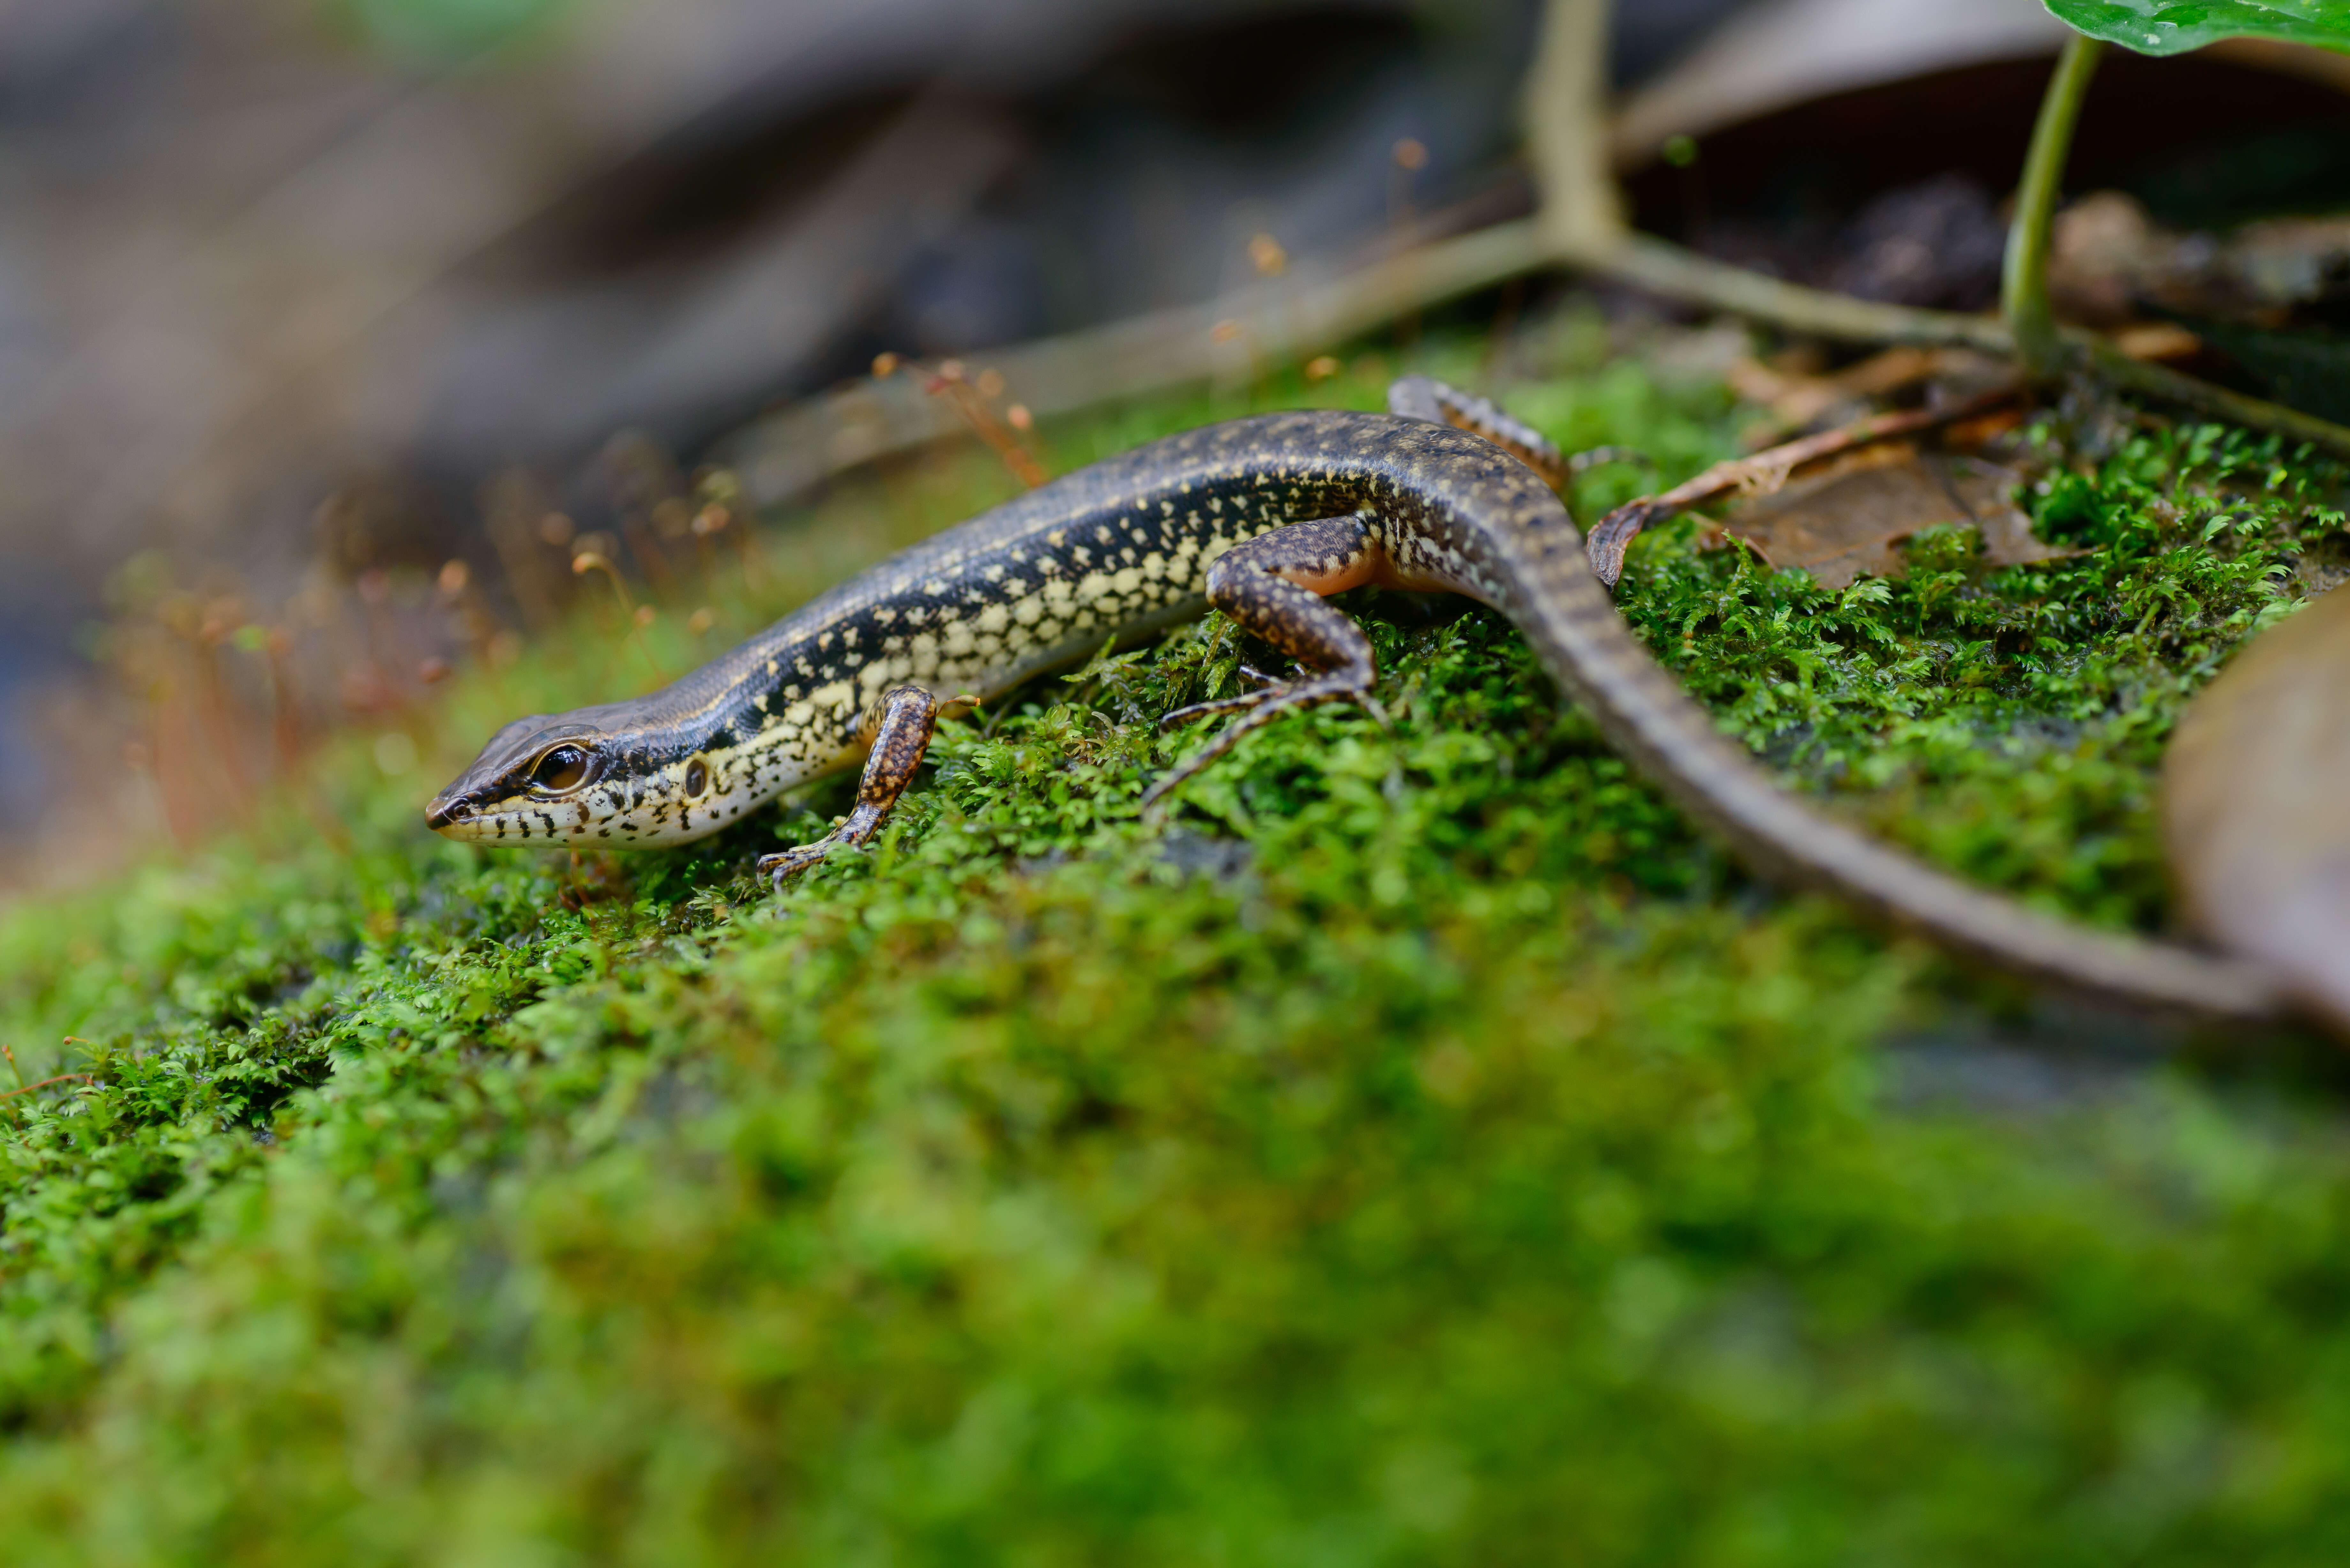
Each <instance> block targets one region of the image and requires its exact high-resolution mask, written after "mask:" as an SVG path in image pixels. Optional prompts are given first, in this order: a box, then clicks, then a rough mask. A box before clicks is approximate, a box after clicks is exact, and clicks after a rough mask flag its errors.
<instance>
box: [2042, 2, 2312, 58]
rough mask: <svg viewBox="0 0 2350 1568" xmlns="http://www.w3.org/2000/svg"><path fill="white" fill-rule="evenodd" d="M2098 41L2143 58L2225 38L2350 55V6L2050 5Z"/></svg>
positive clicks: (2135, 3)
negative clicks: (2310, 46)
mask: <svg viewBox="0 0 2350 1568" xmlns="http://www.w3.org/2000/svg"><path fill="white" fill-rule="evenodd" d="M2045 3H2046V5H2047V6H2048V9H2049V10H2050V11H2052V12H2054V13H2055V15H2056V16H2057V18H2058V19H2059V20H2061V21H2064V22H2066V23H2069V24H2070V25H2072V26H2074V27H2077V28H2078V29H2080V30H2081V31H2082V32H2084V33H2086V34H2088V35H2089V36H2091V37H2093V38H2102V39H2104V40H2105V41H2106V43H2108V44H2119V45H2120V46H2121V47H2123V48H2125V49H2135V50H2137V52H2138V53H2139V54H2141V55H2178V54H2184V53H2185V52H2186V51H2188V50H2189V49H2199V48H2201V47H2203V46H2204V45H2206V44H2216V43H2218V42H2219V41H2220V39H2222V38H2275V39H2278V40H2279V41H2281V42H2283V43H2288V44H2314V45H2315V46H2317V47H2319V48H2322V49H2344V50H2350V0H2045Z"/></svg>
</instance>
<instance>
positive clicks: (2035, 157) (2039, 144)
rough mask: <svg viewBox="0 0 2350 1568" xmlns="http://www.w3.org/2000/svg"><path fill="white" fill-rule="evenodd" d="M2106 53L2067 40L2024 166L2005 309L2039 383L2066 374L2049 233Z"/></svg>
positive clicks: (2089, 41)
mask: <svg viewBox="0 0 2350 1568" xmlns="http://www.w3.org/2000/svg"><path fill="white" fill-rule="evenodd" d="M2104 50H2105V45H2103V44H2101V43H2099V42H2098V41H2097V40H2096V39H2095V38H2090V37H2085V36H2082V35H2081V34H2079V33H2075V34H2074V35H2073V36H2071V37H2070V38H2068V39H2066V40H2065V43H2064V54H2062V55H2061V56H2059V57H2057V60H2056V74H2055V75H2054V76H2053V77H2051V78H2048V94H2047V96H2046V97H2045V98H2043V99H2041V100H2040V119H2039V122H2038V123H2037V124H2035V125H2034V126H2033V128H2032V150H2031V151H2029V152H2027V153H2025V154H2024V159H2023V184H2022V188H2021V189H2019V190H2018V191H2017V192H2016V193H2015V219H2014V222H2013V223H2012V224H2010V226H2009V228H2008V231H2007V268H2006V275H2005V276H2004V278H2002V283H2001V288H2000V302H2001V305H2002V307H2003V308H2004V310H2005V312H2006V315H2007V325H2008V329H2009V330H2010V331H2011V332H2012V333H2013V334H2014V335H2015V348H2016V352H2017V353H2018V354H2020V355H2022V358H2023V368H2024V369H2025V370H2026V371H2028V372H2029V373H2030V374H2031V376H2032V378H2033V379H2034V380H2038V381H2047V380H2053V379H2055V378H2056V376H2057V375H2059V374H2060V373H2061V372H2062V371H2063V369H2064V339H2063V338H2062V337H2059V336H2058V335H2057V331H2056V317H2055V315H2054V312H2053V311H2051V310H2050V309H2049V307H2048V234H2049V227H2050V223H2051V221H2052V220H2053V218H2054V215H2055V212H2056V195H2057V191H2058V188H2059V187H2060V186H2061V185H2062V184H2063V183H2064V160H2065V157H2066V155H2067V154H2068V153H2070V152H2071V151H2073V127H2074V124H2075V123H2076V122H2077V121H2078V120H2079V119H2080V118H2081V99H2083V98H2084V97H2085V95H2086V94H2087V92H2088V90H2089V78H2090V77H2092V76H2093V75H2095V72H2096V68H2097V57H2098V55H2100V54H2101V53H2103V52H2104Z"/></svg>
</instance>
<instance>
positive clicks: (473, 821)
mask: <svg viewBox="0 0 2350 1568" xmlns="http://www.w3.org/2000/svg"><path fill="white" fill-rule="evenodd" d="M609 740H610V737H609V736H608V735H607V734H605V732H603V731H601V730H599V729H598V728H597V727H596V726H595V725H593V724H590V723H587V722H582V721H581V720H580V719H579V718H578V717H577V716H576V715H572V714H556V715H551V716H550V715H546V714H537V715H534V716H533V717H531V718H527V719H517V720H515V722H513V723H511V724H508V725H507V726H506V727H505V728H504V729H503V730H500V731H499V732H497V733H496V734H494V735H493V736H491V737H490V743H489V744H488V745H486V746H484V747H483V748H482V754H481V755H480V756H478V757H476V758H474V759H473V766H471V767H469V768H467V769H466V770H465V771H464V773H463V774H460V775H459V776H458V778H457V781H456V782H455V783H454V784H451V785H450V786H449V787H448V788H446V789H444V790H442V792H441V793H440V794H436V795H434V796H433V797H432V805H428V806H426V807H425V808H424V821H425V825H426V826H429V827H431V828H432V830H433V831H434V832H435V833H439V834H441V835H442V836H446V837H449V838H461V839H470V840H474V841H481V840H484V839H486V840H489V841H491V842H494V843H495V842H503V843H508V844H526V843H528V842H530V841H531V840H533V839H541V840H544V839H560V838H572V837H577V836H580V835H582V834H584V833H586V832H587V831H588V830H589V829H590V828H591V827H593V826H597V825H598V823H600V822H602V821H605V820H607V819H608V818H610V817H613V816H617V815H619V813H620V811H621V809H622V807H621V804H620V792H619V791H617V790H614V789H610V788H601V789H599V788H598V787H597V786H598V784H601V783H603V782H604V781H605V780H606V778H607V776H608V774H611V773H613V772H614V771H615V770H614V769H613V767H612V756H611V753H610V752H609V751H608V742H609Z"/></svg>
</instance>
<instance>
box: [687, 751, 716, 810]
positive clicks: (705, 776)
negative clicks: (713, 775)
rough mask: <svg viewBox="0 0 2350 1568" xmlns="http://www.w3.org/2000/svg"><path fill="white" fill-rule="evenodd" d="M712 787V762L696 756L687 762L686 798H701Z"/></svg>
mask: <svg viewBox="0 0 2350 1568" xmlns="http://www.w3.org/2000/svg"><path fill="white" fill-rule="evenodd" d="M709 787H710V764H709V763H706V762H704V761H702V759H701V758H700V757H695V758H694V759H693V760H691V762H689V763H686V764H685V798H686V799H688V800H700V799H701V798H702V792H704V791H705V790H707V789H709Z"/></svg>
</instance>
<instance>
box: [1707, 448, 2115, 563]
mask: <svg viewBox="0 0 2350 1568" xmlns="http://www.w3.org/2000/svg"><path fill="white" fill-rule="evenodd" d="M2015 483H2016V475H2015V474H2014V473H2013V472H2010V471H2009V470H2006V469H2003V468H2001V467H1999V466H1997V465H1996V464H1994V463H1990V462H1983V461H1981V460H1980V459H1976V458H1956V457H1949V456H1944V455H1940V454H1929V453H1921V452H1919V451H1918V448H1917V447H1916V446H1915V445H1914V444H1913V443H1910V442H1907V441H1887V442H1883V443H1881V444H1879V445H1876V446H1871V447H1864V448H1862V449H1860V450H1859V451H1856V452H1850V453H1848V454H1846V455H1845V456H1843V457H1840V458H1838V459H1836V460H1835V461H1834V462H1831V463H1827V464H1823V465H1822V466H1821V467H1820V468H1818V469H1817V470H1815V471H1814V472H1808V473H1805V474H1804V476H1803V477H1801V478H1799V479H1794V480H1791V481H1789V482H1788V483H1786V484H1785V485H1784V486H1783V487H1782V488H1781V489H1779V490H1778V491H1777V492H1776V493H1773V494H1771V495H1768V496H1765V497H1763V498H1762V499H1760V500H1756V501H1753V502H1750V503H1749V504H1747V505H1745V506H1743V507H1742V508H1740V509H1739V510H1738V511H1737V512H1736V513H1734V514H1731V516H1730V517H1728V518H1726V519H1725V520H1724V521H1723V523H1722V524H1721V526H1722V530H1723V531H1724V532H1725V533H1728V534H1733V535H1737V536H1738V537H1739V538H1741V539H1743V540H1744V541H1746V542H1747V543H1748V544H1749V545H1752V546H1754V548H1755V550H1756V551H1757V552H1758V553H1759V554H1760V555H1761V556H1763V559H1764V560H1766V561H1768V562H1770V563H1771V564H1772V565H1773V566H1778V567H1794V566H1800V567H1803V568H1804V570H1806V571H1809V572H1810V573H1811V574H1812V576H1813V577H1814V579H1815V580H1816V581H1817V582H1818V583H1819V585H1820V586H1821V587H1827V588H1841V587H1846V586H1847V585H1849V584H1850V583H1851V582H1852V581H1853V580H1854V579H1855V578H1856V577H1858V576H1861V575H1862V574H1863V573H1866V574H1868V575H1870V576H1879V577H1893V576H1900V575H1901V573H1902V570H1903V569H1904V566H1905V563H1904V562H1903V560H1902V557H1901V549H1900V545H1901V542H1902V541H1903V540H1905V539H1907V538H1908V537H1909V536H1910V535H1913V534H1916V533H1918V532H1919V531H1920V530H1921V529H1926V528H1932V527H1937V526H1939V525H1940V524H1946V523H1971V524H1975V525H1976V526H1977V527H1978V528H1980V529H1981V531H1982V537H1983V550H1984V558H1985V559H1986V560H1987V561H1989V562H1990V563H1991V565H1992V566H2021V565H2022V564H2023V563H2025V562H2027V561H2045V560H2054V559H2055V558H2057V557H2059V556H2065V555H2068V554H2071V553H2072V552H2069V551H2065V550H2060V549H2056V548H2054V547H2053V546H2051V545H2043V544H2042V543H2041V542H2040V541H2039V540H2038V539H2035V538H2033V535H2032V524H2031V520H2030V519H2029V518H2027V517H2025V516H2024V515H2023V514H2022V513H2021V512H2019V511H2017V510H2016V508H2015V506H2014V505H2013V504H2012V503H2011V502H2010V501H2009V500H2008V494H2009V493H2010V492H2011V491H2012V489H2013V488H2014V485H2015Z"/></svg>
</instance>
